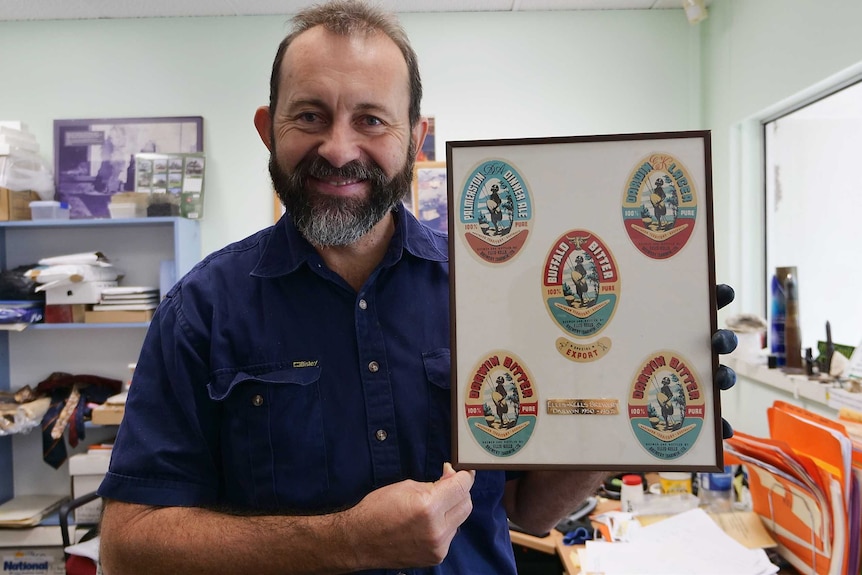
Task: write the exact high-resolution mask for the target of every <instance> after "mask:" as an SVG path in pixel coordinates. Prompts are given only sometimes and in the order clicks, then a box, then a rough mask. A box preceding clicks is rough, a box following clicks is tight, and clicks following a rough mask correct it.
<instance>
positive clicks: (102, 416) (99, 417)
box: [90, 405, 126, 425]
mask: <svg viewBox="0 0 862 575" xmlns="http://www.w3.org/2000/svg"><path fill="white" fill-rule="evenodd" d="M125 412H126V406H125V405H100V406H98V407H94V408H93V411H92V412H91V414H90V421H92V422H93V423H95V424H96V425H120V422H121V421H123V415H124V414H125Z"/></svg>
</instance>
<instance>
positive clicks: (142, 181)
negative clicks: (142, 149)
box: [135, 153, 206, 220]
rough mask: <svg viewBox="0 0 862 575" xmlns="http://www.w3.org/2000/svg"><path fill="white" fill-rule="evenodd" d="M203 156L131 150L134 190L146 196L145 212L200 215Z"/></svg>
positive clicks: (201, 206)
mask: <svg viewBox="0 0 862 575" xmlns="http://www.w3.org/2000/svg"><path fill="white" fill-rule="evenodd" d="M205 167H206V156H205V155H204V154H203V153H191V154H150V153H143V154H135V192H136V193H137V194H142V195H146V196H147V198H148V208H147V215H149V216H153V217H157V216H182V217H184V218H189V219H192V220H199V219H201V218H203V212H204V172H205Z"/></svg>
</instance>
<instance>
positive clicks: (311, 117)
mask: <svg viewBox="0 0 862 575" xmlns="http://www.w3.org/2000/svg"><path fill="white" fill-rule="evenodd" d="M297 118H298V119H299V121H301V122H309V123H312V122H316V121H317V114H315V113H314V112H302V113H301V114H299V115H298V116H297Z"/></svg>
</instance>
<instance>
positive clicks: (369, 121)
mask: <svg viewBox="0 0 862 575" xmlns="http://www.w3.org/2000/svg"><path fill="white" fill-rule="evenodd" d="M363 121H364V122H365V124H366V125H367V126H382V125H383V120H381V119H380V118H376V117H374V116H365V118H364V120H363Z"/></svg>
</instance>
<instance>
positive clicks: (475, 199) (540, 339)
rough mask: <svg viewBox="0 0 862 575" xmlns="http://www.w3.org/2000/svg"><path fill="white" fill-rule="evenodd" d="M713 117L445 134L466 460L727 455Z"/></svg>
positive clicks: (516, 463) (711, 466)
mask: <svg viewBox="0 0 862 575" xmlns="http://www.w3.org/2000/svg"><path fill="white" fill-rule="evenodd" d="M710 154H711V151H710V136H709V132H706V131H692V132H665V133H641V134H620V135H606V136H585V137H570V138H560V137H554V138H537V139H522V140H517V139H515V140H482V141H449V142H447V145H446V165H447V179H448V186H447V188H448V190H449V198H448V203H449V206H450V209H449V213H448V220H449V222H448V226H449V258H450V260H449V265H450V272H451V273H450V282H451V286H450V293H451V307H450V313H451V321H450V325H451V330H452V332H451V340H452V350H451V351H452V360H451V361H452V389H453V390H454V391H453V393H452V412H453V413H456V414H457V417H455V418H453V423H452V425H453V430H452V437H453V446H452V449H453V458H454V462H455V463H456V464H457V465H458V466H459V467H460V468H469V469H483V468H487V469H531V468H579V469H596V470H610V471H614V470H624V471H638V470H666V471H670V470H675V471H718V470H720V469H721V468H722V465H721V463H722V441H721V418H720V411H719V394H718V390H717V389H716V387H715V386H714V383H713V381H714V374H715V370H716V369H717V367H718V365H717V362H716V361H715V360H714V356H713V353H712V346H711V334H712V333H714V332H715V330H716V329H717V319H716V315H717V314H716V300H715V272H714V262H715V253H714V244H713V223H712V183H711V158H710Z"/></svg>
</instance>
